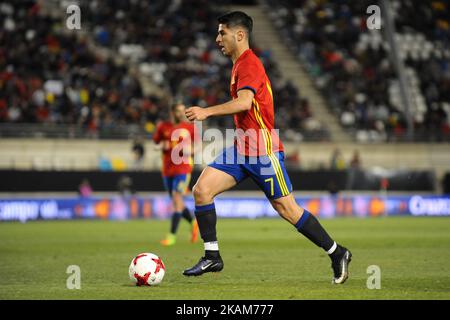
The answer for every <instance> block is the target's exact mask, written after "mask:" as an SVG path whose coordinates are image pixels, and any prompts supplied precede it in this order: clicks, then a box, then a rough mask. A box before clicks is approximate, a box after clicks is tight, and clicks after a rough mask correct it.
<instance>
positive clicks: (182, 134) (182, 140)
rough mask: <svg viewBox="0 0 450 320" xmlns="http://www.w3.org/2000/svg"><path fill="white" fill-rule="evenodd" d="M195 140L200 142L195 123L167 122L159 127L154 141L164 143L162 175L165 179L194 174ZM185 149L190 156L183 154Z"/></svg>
mask: <svg viewBox="0 0 450 320" xmlns="http://www.w3.org/2000/svg"><path fill="white" fill-rule="evenodd" d="M194 139H195V140H196V141H198V137H197V136H196V130H195V125H194V124H193V123H189V122H180V123H178V124H173V123H172V122H170V121H165V122H161V123H160V124H159V125H158V126H157V128H156V131H155V134H154V135H153V141H154V142H155V143H156V144H159V143H162V146H163V151H162V175H163V176H164V177H173V176H176V175H179V174H189V173H191V172H192V169H193V160H192V150H193V145H194ZM184 148H187V150H189V154H187V155H186V154H183V149H184ZM185 150H186V149H185Z"/></svg>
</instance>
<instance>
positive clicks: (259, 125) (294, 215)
mask: <svg viewBox="0 0 450 320" xmlns="http://www.w3.org/2000/svg"><path fill="white" fill-rule="evenodd" d="M218 22H219V27H218V35H217V38H216V43H217V44H218V45H219V47H220V49H221V51H222V53H223V54H224V55H226V56H228V57H229V58H231V60H232V62H233V69H232V73H231V83H230V92H231V96H232V100H230V101H228V102H226V103H224V104H220V105H216V106H210V107H207V108H201V107H198V106H193V107H191V108H188V109H186V116H187V118H188V119H189V120H190V121H195V120H197V121H203V120H205V119H207V118H209V117H215V116H223V115H233V116H234V123H235V125H236V129H237V132H236V134H235V135H236V141H235V145H234V146H233V147H231V148H226V149H225V150H224V151H223V153H222V154H221V155H219V156H218V157H217V158H216V160H214V162H213V163H211V164H209V165H208V166H207V167H206V168H205V169H204V170H203V172H202V173H201V175H200V177H199V178H198V181H197V183H196V184H195V186H194V188H193V194H194V199H195V215H196V218H197V222H198V224H199V228H200V235H201V237H202V239H203V241H204V247H205V256H204V257H202V258H201V259H200V260H199V262H198V263H197V264H196V265H194V266H193V267H192V268H189V269H186V270H184V272H183V274H184V275H186V276H199V275H202V274H203V273H205V272H217V271H221V270H222V269H223V266H224V264H223V260H222V258H221V256H220V253H219V246H218V242H217V236H216V222H217V216H216V211H215V206H214V197H215V196H216V195H218V194H220V193H222V192H224V191H226V190H228V189H230V188H232V187H233V186H234V185H236V184H237V183H239V182H241V181H242V180H243V179H245V178H247V177H251V178H252V179H253V180H254V181H255V182H256V183H257V184H258V186H259V187H260V188H261V190H262V191H264V193H265V195H266V197H267V198H268V199H269V201H270V203H271V204H272V206H273V208H274V209H275V210H276V211H277V212H278V214H279V215H280V216H281V217H283V218H284V219H285V220H287V221H288V222H289V223H291V224H292V225H293V226H294V227H295V228H296V229H297V230H298V231H299V232H300V233H301V234H303V235H304V236H305V237H307V238H308V239H309V240H310V241H312V242H313V243H315V244H316V245H317V246H319V247H321V248H323V249H324V250H325V251H326V252H327V253H328V254H329V256H330V258H331V262H332V263H331V265H332V269H333V272H334V276H333V279H332V282H333V283H335V284H341V283H344V282H345V280H346V279H347V278H348V264H349V263H350V260H351V253H350V251H349V250H347V249H346V248H344V247H342V246H341V245H339V244H337V243H336V242H335V241H334V240H333V239H332V238H331V237H330V236H329V235H328V233H327V232H326V231H325V230H324V228H323V227H322V226H321V224H320V223H319V221H318V220H317V219H316V218H315V217H314V215H312V214H311V213H310V212H308V211H307V210H305V209H303V208H301V207H300V206H299V205H298V204H297V203H296V201H295V198H294V196H293V195H292V185H291V183H290V180H289V176H288V175H287V172H286V169H285V167H284V152H283V144H282V143H281V141H280V140H279V137H278V135H277V133H276V132H275V131H273V130H272V129H274V128H275V126H274V103H273V93H272V88H271V85H270V81H269V79H268V77H267V75H266V72H265V69H264V66H263V65H262V63H261V61H260V60H259V59H258V57H257V56H256V55H255V54H254V53H253V51H252V50H251V49H250V47H249V37H250V34H251V31H252V27H253V21H252V19H251V18H250V17H249V16H248V15H247V14H245V13H244V12H241V11H235V12H231V13H228V14H225V15H223V16H221V17H219V18H218Z"/></svg>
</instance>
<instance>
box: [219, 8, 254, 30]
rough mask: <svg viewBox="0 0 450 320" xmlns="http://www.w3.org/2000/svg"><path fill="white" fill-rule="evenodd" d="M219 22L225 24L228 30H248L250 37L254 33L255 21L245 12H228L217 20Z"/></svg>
mask: <svg viewBox="0 0 450 320" xmlns="http://www.w3.org/2000/svg"><path fill="white" fill-rule="evenodd" d="M217 21H218V22H219V23H221V24H225V25H226V26H227V27H228V28H233V27H237V26H239V27H243V28H244V29H245V30H247V32H248V34H249V35H250V34H251V33H252V29H253V20H252V18H251V17H250V16H248V15H247V14H246V13H245V12H242V11H233V12H228V13H225V14H224V15H221V16H220V17H219V18H217Z"/></svg>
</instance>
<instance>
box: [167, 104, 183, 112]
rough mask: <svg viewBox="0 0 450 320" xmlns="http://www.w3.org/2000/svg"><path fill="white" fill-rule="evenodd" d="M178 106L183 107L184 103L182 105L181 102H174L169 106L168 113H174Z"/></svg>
mask: <svg viewBox="0 0 450 320" xmlns="http://www.w3.org/2000/svg"><path fill="white" fill-rule="evenodd" d="M179 105H182V106H184V103H183V102H176V103H174V104H172V105H171V106H170V111H175V109H176V108H177V107H178V106H179Z"/></svg>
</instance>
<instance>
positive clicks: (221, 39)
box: [216, 23, 237, 56]
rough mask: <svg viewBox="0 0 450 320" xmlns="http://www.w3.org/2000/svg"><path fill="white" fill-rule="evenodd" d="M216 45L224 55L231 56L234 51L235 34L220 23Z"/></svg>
mask: <svg viewBox="0 0 450 320" xmlns="http://www.w3.org/2000/svg"><path fill="white" fill-rule="evenodd" d="M216 43H217V45H218V46H219V47H220V50H221V51H222V53H223V54H224V55H226V56H231V55H232V53H233V52H234V51H235V50H236V45H237V41H236V32H234V31H233V30H232V29H230V28H228V27H227V26H226V25H224V24H222V23H221V24H219V30H218V35H217V37H216Z"/></svg>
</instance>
